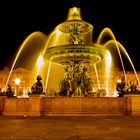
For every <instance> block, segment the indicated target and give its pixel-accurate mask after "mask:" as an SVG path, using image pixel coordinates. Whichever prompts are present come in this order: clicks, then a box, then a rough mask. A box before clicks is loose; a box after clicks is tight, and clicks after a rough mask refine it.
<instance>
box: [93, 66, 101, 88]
mask: <svg viewBox="0 0 140 140" xmlns="http://www.w3.org/2000/svg"><path fill="white" fill-rule="evenodd" d="M94 69H95V73H96V78H97V83H98V88H99V89H100V88H101V87H100V82H99V76H98V72H97V67H96V64H94Z"/></svg>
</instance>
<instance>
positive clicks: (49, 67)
mask: <svg viewBox="0 0 140 140" xmlns="http://www.w3.org/2000/svg"><path fill="white" fill-rule="evenodd" d="M50 69H51V61H49V66H48V72H47V77H46V85H45V90H47V88H48V79H49V74H50Z"/></svg>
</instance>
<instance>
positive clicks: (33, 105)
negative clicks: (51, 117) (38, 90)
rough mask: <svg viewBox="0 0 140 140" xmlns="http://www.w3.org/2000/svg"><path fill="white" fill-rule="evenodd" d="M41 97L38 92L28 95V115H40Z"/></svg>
mask: <svg viewBox="0 0 140 140" xmlns="http://www.w3.org/2000/svg"><path fill="white" fill-rule="evenodd" d="M41 112H42V97H41V96H40V95H39V94H31V95H29V116H41Z"/></svg>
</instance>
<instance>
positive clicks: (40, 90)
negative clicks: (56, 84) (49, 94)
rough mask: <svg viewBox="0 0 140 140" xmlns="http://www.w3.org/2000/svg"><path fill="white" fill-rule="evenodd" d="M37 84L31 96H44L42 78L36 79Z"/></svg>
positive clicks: (34, 85)
mask: <svg viewBox="0 0 140 140" xmlns="http://www.w3.org/2000/svg"><path fill="white" fill-rule="evenodd" d="M36 80H37V82H36V83H34V84H33V86H32V87H31V94H42V93H43V84H42V83H41V80H42V78H41V76H40V75H38V76H37V78H36Z"/></svg>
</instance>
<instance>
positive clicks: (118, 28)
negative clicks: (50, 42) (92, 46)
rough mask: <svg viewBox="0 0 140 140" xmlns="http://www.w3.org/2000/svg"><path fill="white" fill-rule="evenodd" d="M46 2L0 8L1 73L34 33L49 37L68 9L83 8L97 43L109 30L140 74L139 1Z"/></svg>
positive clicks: (65, 0) (75, 0)
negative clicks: (101, 35)
mask: <svg viewBox="0 0 140 140" xmlns="http://www.w3.org/2000/svg"><path fill="white" fill-rule="evenodd" d="M122 2H123V0H112V1H111V2H109V1H103V0H102V1H100V0H46V1H41V0H39V1H35V0H34V1H29V0H28V1H27V0H24V1H22V0H19V1H17V2H15V1H14V2H13V1H10V0H9V1H6V0H5V1H4V2H1V4H0V34H1V37H0V69H3V68H4V67H5V66H8V64H9V63H8V62H9V61H10V60H12V58H13V57H14V55H15V52H16V51H17V50H18V49H19V46H20V45H21V43H22V42H23V41H24V39H25V38H26V37H27V36H28V35H30V34H31V33H32V32H35V31H41V32H43V33H45V34H48V33H50V32H51V31H52V30H53V29H54V28H55V27H56V25H58V24H59V23H61V22H63V21H64V20H65V19H66V17H67V13H68V10H69V8H71V7H74V6H76V7H79V8H81V14H82V18H83V20H85V21H87V22H89V23H91V24H92V25H93V26H94V33H93V38H94V40H95V41H96V39H97V37H98V35H99V33H100V32H101V31H102V29H103V28H105V27H109V28H110V29H111V30H112V31H113V33H114V35H115V37H116V39H117V40H118V41H119V42H120V43H121V44H122V45H123V46H124V47H125V49H126V50H127V52H128V54H129V55H130V57H131V59H132V61H133V63H134V65H135V67H136V70H140V59H139V57H140V50H139V47H140V45H139V41H140V19H139V18H140V15H139V13H140V7H139V3H138V1H136V2H134V1H131V2H129V1H127V2H126V3H125V2H123V3H122Z"/></svg>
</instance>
